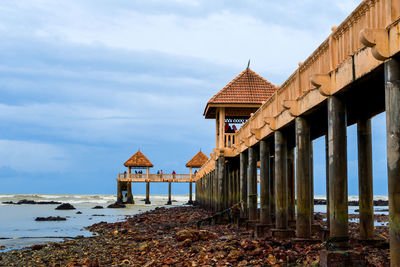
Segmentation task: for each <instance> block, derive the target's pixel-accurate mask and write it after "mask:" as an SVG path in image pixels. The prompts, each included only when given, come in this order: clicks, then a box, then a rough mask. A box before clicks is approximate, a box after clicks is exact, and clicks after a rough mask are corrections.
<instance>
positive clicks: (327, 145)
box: [325, 133, 330, 229]
mask: <svg viewBox="0 0 400 267" xmlns="http://www.w3.org/2000/svg"><path fill="white" fill-rule="evenodd" d="M325 176H326V177H325V181H326V218H328V219H327V226H328V229H329V226H330V224H329V214H330V212H329V211H330V208H329V139H328V133H327V134H326V135H325Z"/></svg>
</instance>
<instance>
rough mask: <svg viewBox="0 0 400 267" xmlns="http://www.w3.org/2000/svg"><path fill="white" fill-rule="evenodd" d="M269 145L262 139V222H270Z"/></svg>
mask: <svg viewBox="0 0 400 267" xmlns="http://www.w3.org/2000/svg"><path fill="white" fill-rule="evenodd" d="M269 157H270V151H269V145H268V144H267V142H266V141H264V140H262V141H260V224H270V223H271V221H270V213H269V212H270V207H269V180H270V170H269Z"/></svg>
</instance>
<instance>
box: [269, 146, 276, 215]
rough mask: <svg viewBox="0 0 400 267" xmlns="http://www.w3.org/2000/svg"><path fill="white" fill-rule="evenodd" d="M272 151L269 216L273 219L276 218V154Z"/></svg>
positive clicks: (270, 160) (270, 159)
mask: <svg viewBox="0 0 400 267" xmlns="http://www.w3.org/2000/svg"><path fill="white" fill-rule="evenodd" d="M270 150H271V157H270V158H269V166H270V170H269V175H270V180H269V214H270V216H271V218H275V178H274V177H275V152H274V150H273V149H270Z"/></svg>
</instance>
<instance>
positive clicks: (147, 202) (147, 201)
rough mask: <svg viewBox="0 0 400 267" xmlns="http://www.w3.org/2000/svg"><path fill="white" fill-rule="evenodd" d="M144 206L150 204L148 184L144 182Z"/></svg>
mask: <svg viewBox="0 0 400 267" xmlns="http://www.w3.org/2000/svg"><path fill="white" fill-rule="evenodd" d="M144 204H151V202H150V182H146V199H145V201H144Z"/></svg>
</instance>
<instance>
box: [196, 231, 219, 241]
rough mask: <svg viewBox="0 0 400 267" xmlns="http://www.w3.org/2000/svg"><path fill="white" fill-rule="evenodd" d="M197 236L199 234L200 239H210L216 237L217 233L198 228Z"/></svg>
mask: <svg viewBox="0 0 400 267" xmlns="http://www.w3.org/2000/svg"><path fill="white" fill-rule="evenodd" d="M199 236H200V239H201V240H210V239H216V238H218V235H217V234H216V233H213V232H210V231H207V230H200V231H199Z"/></svg>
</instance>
